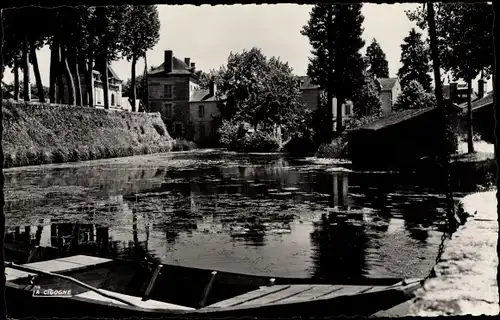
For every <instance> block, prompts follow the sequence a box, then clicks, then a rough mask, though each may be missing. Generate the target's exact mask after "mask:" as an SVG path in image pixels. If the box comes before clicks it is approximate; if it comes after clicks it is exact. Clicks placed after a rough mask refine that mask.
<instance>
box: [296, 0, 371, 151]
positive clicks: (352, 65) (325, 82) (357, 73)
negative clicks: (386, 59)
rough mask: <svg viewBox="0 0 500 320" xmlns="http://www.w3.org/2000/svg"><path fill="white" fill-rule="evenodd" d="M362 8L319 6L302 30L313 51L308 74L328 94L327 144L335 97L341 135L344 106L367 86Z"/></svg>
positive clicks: (347, 5) (331, 125) (329, 136)
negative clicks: (363, 51)
mask: <svg viewBox="0 0 500 320" xmlns="http://www.w3.org/2000/svg"><path fill="white" fill-rule="evenodd" d="M362 6H363V5H362V4H361V3H356V4H317V5H315V6H314V7H313V9H312V11H311V13H310V18H309V21H308V23H307V24H306V25H305V26H304V27H303V29H302V31H301V33H302V35H305V36H307V37H308V38H309V42H310V44H311V46H312V48H313V49H312V51H311V54H312V57H310V58H309V66H308V70H307V74H308V76H309V77H311V79H312V81H313V83H315V84H317V85H319V86H320V88H322V89H324V90H325V91H326V95H327V102H326V104H327V108H326V109H327V110H326V117H327V118H328V119H326V121H325V126H326V128H324V130H325V132H324V134H323V135H322V136H323V137H324V139H325V140H326V141H328V140H330V139H331V138H332V129H333V123H332V121H333V110H332V107H331V106H332V101H333V97H336V98H337V123H336V131H337V133H338V134H339V133H341V132H342V131H343V126H342V105H343V104H344V102H345V101H346V100H348V99H350V98H351V97H352V96H353V95H354V93H355V92H357V89H358V88H359V87H361V86H363V84H364V75H363V70H364V61H363V57H362V55H361V53H360V50H361V49H362V48H363V47H364V44H365V42H364V40H363V39H362V38H361V35H362V33H363V28H362V24H363V21H364V17H363V15H362V14H361V8H362ZM317 129H323V128H317Z"/></svg>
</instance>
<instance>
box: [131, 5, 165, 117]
mask: <svg viewBox="0 0 500 320" xmlns="http://www.w3.org/2000/svg"><path fill="white" fill-rule="evenodd" d="M125 24H126V26H127V31H126V32H124V33H123V37H122V40H121V42H122V44H123V46H122V54H123V56H125V57H126V58H127V60H128V61H131V60H132V72H131V73H132V77H131V89H132V92H131V98H132V112H135V111H136V105H135V101H136V99H137V94H136V75H135V72H136V70H135V68H136V67H135V66H136V64H137V60H138V59H139V58H140V57H143V56H144V55H145V54H146V51H148V50H149V49H152V48H153V47H154V46H155V45H156V44H157V43H158V40H159V39H160V18H159V16H158V9H157V7H156V6H154V5H143V6H129V8H128V10H127V11H126V16H125Z"/></svg>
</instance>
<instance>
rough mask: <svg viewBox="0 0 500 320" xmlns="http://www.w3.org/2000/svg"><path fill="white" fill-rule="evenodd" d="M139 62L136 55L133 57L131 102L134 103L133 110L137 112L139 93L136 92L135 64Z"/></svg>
mask: <svg viewBox="0 0 500 320" xmlns="http://www.w3.org/2000/svg"><path fill="white" fill-rule="evenodd" d="M136 63H137V59H136V58H135V56H134V57H133V58H132V79H131V86H132V101H131V104H132V112H135V110H136V109H135V101H136V100H137V98H136V97H137V94H136V90H135V86H136V85H135V65H136Z"/></svg>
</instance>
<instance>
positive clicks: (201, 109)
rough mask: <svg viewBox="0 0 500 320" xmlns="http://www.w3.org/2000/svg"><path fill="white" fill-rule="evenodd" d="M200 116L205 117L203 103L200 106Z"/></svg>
mask: <svg viewBox="0 0 500 320" xmlns="http://www.w3.org/2000/svg"><path fill="white" fill-rule="evenodd" d="M198 117H200V118H204V117H205V106H203V105H200V106H198Z"/></svg>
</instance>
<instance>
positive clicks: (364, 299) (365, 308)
mask: <svg viewBox="0 0 500 320" xmlns="http://www.w3.org/2000/svg"><path fill="white" fill-rule="evenodd" d="M6 297H7V299H6V302H7V312H8V315H9V316H10V317H16V318H21V317H23V318H24V317H36V318H38V319H40V318H54V317H62V318H67V317H71V318H84V317H99V318H102V317H104V318H106V317H110V318H118V317H120V318H121V317H127V318H128V317H146V318H158V317H162V318H179V317H182V318H200V317H202V318H205V317H206V318H211V319H213V318H226V317H247V316H248V317H294V316H300V317H327V316H342V315H343V316H355V315H359V316H369V315H371V314H374V313H376V312H379V311H381V310H386V309H389V308H391V307H393V306H394V305H397V304H400V303H403V302H405V301H407V300H408V298H409V296H408V293H405V292H403V291H401V290H393V291H391V290H388V291H387V292H382V293H381V292H379V293H372V294H358V295H350V296H349V295H348V296H341V297H336V298H334V299H326V300H316V301H306V302H300V303H295V304H268V305H261V306H253V307H248V308H246V307H239V308H238V307H236V308H227V309H220V310H217V309H215V308H214V309H210V308H202V309H198V310H195V311H178V310H158V309H152V310H147V309H143V308H136V307H131V306H126V305H118V304H115V303H110V302H100V301H96V302H89V301H87V300H84V299H80V298H78V297H51V298H48V297H43V298H42V297H33V295H32V292H30V291H26V290H23V289H21V288H16V287H15V285H12V284H10V283H8V284H7V287H6Z"/></svg>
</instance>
